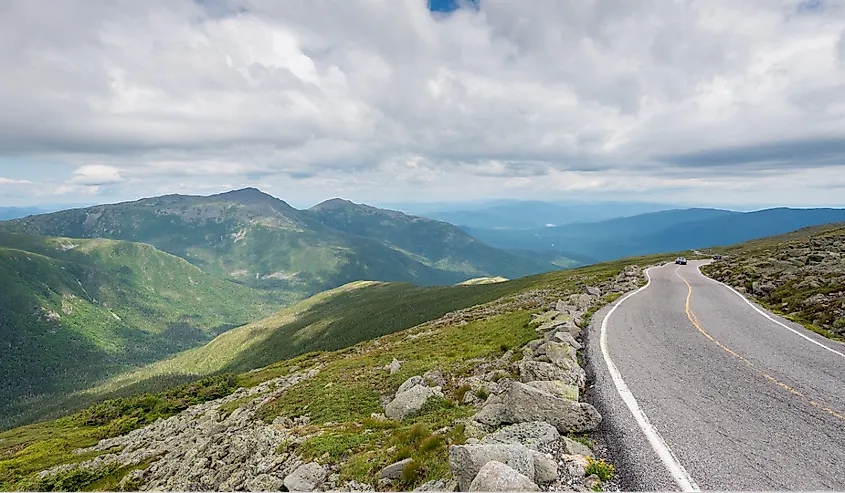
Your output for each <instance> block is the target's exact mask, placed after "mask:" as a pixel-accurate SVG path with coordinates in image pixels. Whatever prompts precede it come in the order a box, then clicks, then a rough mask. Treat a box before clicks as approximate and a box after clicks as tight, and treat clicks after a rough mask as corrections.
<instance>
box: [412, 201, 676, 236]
mask: <svg viewBox="0 0 845 493" xmlns="http://www.w3.org/2000/svg"><path fill="white" fill-rule="evenodd" d="M671 208H672V206H669V205H666V204H654V203H642V202H541V201H495V202H491V203H488V204H487V205H486V206H484V207H483V208H478V207H477V206H476V207H474V208H470V209H460V208H458V209H455V208H449V209H442V210H436V211H427V212H424V213H422V214H421V215H423V216H425V217H429V218H432V219H438V220H441V221H446V222H448V223H451V224H455V225H457V226H461V227H464V228H466V229H467V230H470V229H522V230H525V229H532V228H543V227H546V226H547V225H552V226H562V225H566V224H572V223H584V222H595V221H603V220H607V219H612V218H616V217H626V216H633V215H636V214H643V213H647V212H655V211H660V210H666V209H671Z"/></svg>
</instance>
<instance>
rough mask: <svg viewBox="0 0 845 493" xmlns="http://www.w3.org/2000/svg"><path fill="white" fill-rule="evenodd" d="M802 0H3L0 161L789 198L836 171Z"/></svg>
mask: <svg viewBox="0 0 845 493" xmlns="http://www.w3.org/2000/svg"><path fill="white" fill-rule="evenodd" d="M801 5H802V2H798V1H795V0H787V1H783V2H771V1H769V0H744V1H737V0H708V1H707V2H696V1H690V0H679V1H675V2H662V1H661V2H658V1H656V0H644V1H641V2H628V1H623V0H600V1H594V2H560V1H559V0H536V1H533V2H531V4H530V6H529V5H526V4H525V3H524V2H521V1H518V0H501V1H482V2H481V3H480V9H479V10H478V11H474V10H461V11H458V12H455V13H453V14H451V15H449V16H445V17H443V16H432V15H431V14H430V13H429V12H428V11H427V9H426V2H425V0H415V1H411V0H408V1H397V2H390V1H388V2H371V1H365V0H349V1H344V2H332V1H328V0H323V1H314V2H275V1H269V0H243V1H240V2H237V1H235V0H216V1H213V2H195V1H192V0H150V1H147V2H118V3H114V2H107V1H105V0H91V1H90V2H85V3H84V4H82V5H80V4H78V3H71V2H47V1H46V0H42V1H36V0H17V1H10V2H6V3H4V6H3V7H2V8H3V9H4V13H3V15H2V16H0V43H2V44H3V46H5V47H6V48H7V49H6V50H3V52H2V53H0V70H2V72H3V74H4V76H3V78H0V136H2V137H0V153H3V154H5V155H13V156H21V157H25V158H26V159H27V160H28V161H29V162H37V160H38V159H43V160H44V161H45V162H48V161H49V162H52V163H56V162H59V163H64V164H66V165H68V166H72V167H76V168H77V169H76V171H75V172H74V174H73V176H72V177H71V178H70V179H69V180H64V181H65V182H66V183H65V187H66V188H63V189H62V190H63V193H69V194H73V193H77V192H78V193H83V192H84V193H91V191H92V190H94V193H96V192H97V191H101V190H103V189H102V188H91V187H102V186H105V185H110V187H109V189H120V190H123V192H122V193H125V194H143V193H157V191H158V190H171V189H178V190H185V191H189V190H202V191H205V190H207V189H208V188H207V187H209V186H214V185H215V184H218V183H232V184H240V183H242V184H245V185H246V184H253V185H266V186H268V187H276V189H277V190H279V192H278V193H279V194H280V195H283V194H285V193H290V194H298V193H306V192H305V191H306V190H308V192H307V193H311V194H313V197H314V199H315V200H314V201H317V200H319V199H321V198H325V197H328V196H335V195H340V192H341V191H342V192H344V193H356V194H359V196H358V197H357V199H358V200H359V201H374V200H376V199H382V198H386V197H387V195H388V194H391V193H396V194H399V195H400V196H401V197H402V198H407V197H408V196H409V195H413V194H422V195H426V196H431V195H434V194H436V195H438V196H443V197H444V198H446V197H449V196H452V197H455V198H459V197H465V196H467V195H468V194H470V193H479V194H485V195H487V196H497V195H503V194H508V193H521V194H528V195H526V198H536V194H537V193H540V192H538V191H540V190H542V191H543V192H542V193H545V194H546V196H547V197H554V196H555V194H556V193H574V192H578V191H581V192H585V193H586V192H592V191H595V192H615V193H630V194H636V193H637V192H638V191H641V192H643V193H658V192H660V191H662V190H665V191H670V190H675V189H678V188H683V189H686V190H688V194H692V195H691V196H693V197H699V198H708V197H714V196H715V195H714V194H713V193H711V192H710V190H711V189H712V188H713V187H721V186H723V187H725V190H727V191H728V192H730V193H733V194H734V195H735V196H736V197H742V196H743V195H742V194H745V193H756V194H769V195H770V196H774V194H778V195H777V196H778V197H783V196H784V195H782V194H780V192H779V190H781V189H782V188H784V186H785V185H786V184H787V183H796V181H795V180H792V178H790V177H794V176H795V175H796V174H797V173H800V172H801V171H802V170H810V169H813V170H822V171H806V172H804V173H815V174H819V173H825V174H827V175H835V174H836V173H841V172H842V170H843V169H845V168H843V165H845V145H842V144H840V143H841V142H843V139H845V62H843V60H845V4H843V3H842V2H838V1H837V2H834V1H828V2H823V3H821V4H820V5H821V8H818V9H806V8H803V9H802V8H800V7H801ZM237 7H243V9H241V10H243V12H242V13H240V14H236V12H238V10H239V9H238V8H237ZM45 11H49V12H50V15H45V14H44V12H45ZM91 162H108V163H109V164H108V165H91V164H88V163H91ZM30 167H31V168H33V173H37V165H34V166H33V165H30ZM764 170H768V173H764ZM772 172H775V175H772ZM776 175H780V176H776ZM16 176H17V174H16ZM728 176H729V178H725V177H728ZM763 176H766V179H761V177H763ZM36 177H37V175H36V174H33V176H32V177H31V179H32V180H34V181H40V180H38V179H37V178H36ZM130 178H131V188H130V186H129V185H128V183H127V182H129V181H130V180H129V179H130ZM787 180H791V181H787ZM0 183H2V181H0ZM797 183H804V182H801V181H798V182H797ZM318 184H321V185H318ZM457 184H460V185H461V186H456V185H457ZM312 185H313V187H312ZM469 185H471V186H472V187H476V188H477V190H472V191H470V190H467V187H468V186H469ZM57 186H58V185H57ZM72 186H79V187H87V188H78V189H77V188H73V187H72ZM121 187H123V188H121ZM326 187H331V188H329V189H326ZM761 187H766V188H761ZM779 187H780V188H779ZM802 187H803V188H800V189H798V190H793V192H792V195H790V196H791V197H796V200H798V199H800V200H821V198H822V197H823V196H824V195H823V194H819V193H818V190H817V188H813V187H811V186H810V185H809V184H808V185H806V186H805V185H802ZM702 190H706V192H704V191H702ZM731 190H733V192H731ZM749 190H751V192H749ZM728 192H726V193H728ZM666 193H668V192H666ZM283 198H286V197H284V196H283ZM840 202H841V200H840Z"/></svg>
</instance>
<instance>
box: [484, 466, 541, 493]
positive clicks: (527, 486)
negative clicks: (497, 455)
mask: <svg viewBox="0 0 845 493" xmlns="http://www.w3.org/2000/svg"><path fill="white" fill-rule="evenodd" d="M469 491H540V487H539V486H537V484H535V483H534V482H533V481H531V479H529V478H528V476H526V475H524V474H520V473H519V472H518V471H516V470H514V469H513V468H512V467H508V466H507V465H506V464H502V463H501V462H498V461H495V460H493V461H490V462H488V463H486V464H484V466H483V467H482V468H481V469H480V470H479V471H478V474H477V475H476V476H475V479H473V480H472V483H470V485H469Z"/></svg>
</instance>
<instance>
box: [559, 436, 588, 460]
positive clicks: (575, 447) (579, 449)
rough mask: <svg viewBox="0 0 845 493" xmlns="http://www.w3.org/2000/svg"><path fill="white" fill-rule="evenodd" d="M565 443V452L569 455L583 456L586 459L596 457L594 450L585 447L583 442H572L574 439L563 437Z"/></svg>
mask: <svg viewBox="0 0 845 493" xmlns="http://www.w3.org/2000/svg"><path fill="white" fill-rule="evenodd" d="M563 442H564V450H565V451H566V453H567V454H569V455H583V456H585V457H591V456H593V455H595V454H594V453H593V449H591V448H590V447H588V446H586V445H584V444H583V443H581V442H576V441H575V440H572V439H570V438H567V437H563Z"/></svg>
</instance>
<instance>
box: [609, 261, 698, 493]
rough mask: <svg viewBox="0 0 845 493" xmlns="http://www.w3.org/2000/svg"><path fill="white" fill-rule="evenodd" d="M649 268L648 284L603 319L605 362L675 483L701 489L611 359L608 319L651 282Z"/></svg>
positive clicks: (629, 294) (684, 487) (618, 388)
mask: <svg viewBox="0 0 845 493" xmlns="http://www.w3.org/2000/svg"><path fill="white" fill-rule="evenodd" d="M649 270H651V268H649V269H646V271H645V275H646V278H647V279H648V282H647V283H646V285H645V286H642V287H641V288H639V289H637V290H636V291H633V292H631V293H628V294H627V295H625V296H624V297H622V299H620V300H619V301H618V302H617V303H616V304H615V305H613V307H612V308H611V309H610V311H609V312H607V315H605V316H604V319H602V321H601V337H600V346H601V352H602V355H603V356H604V362H605V363H606V364H607V369H608V371H609V372H610V376H611V378H612V379H613V383H614V385H616V391H617V392H618V393H619V397H621V398H622V401H624V402H625V404H626V405H627V406H628V409H629V410H630V411H631V414H632V415H633V416H634V419H635V420H636V421H637V424H638V425H640V429H641V430H642V431H643V433H644V434H645V436H646V438H647V439H648V442H649V443H650V444H651V448H652V449H654V452H655V453H656V454H657V456H658V457H659V458H660V460H661V461H663V465H665V466H666V469H668V470H669V474H671V475H672V479H673V480H674V481H675V484H677V485H678V487H679V488H680V489H681V491H701V490H700V489H699V488H698V485H697V484H695V481H694V480H693V479H692V477H691V476H690V475H689V473H688V472H687V470H686V469H684V466H682V465H681V463H680V461H678V458H677V457H676V456H675V454H674V453H673V452H672V450H671V449H670V448H669V446H668V445H667V444H666V442H665V441H664V440H663V437H661V436H660V433H658V432H657V429H656V428H655V427H654V425H652V424H651V422H650V421H649V420H648V416H646V414H645V413H644V412H643V410H642V409H640V406H639V404H637V400H636V399H635V398H634V394H632V393H631V390H630V389H629V388H628V385H627V384H626V383H625V380H623V379H622V374H621V373H619V370H618V369H617V368H616V365H614V364H613V361H612V360H611V359H610V351H608V349H607V320H608V319H609V318H610V316H611V315H612V314H613V312H614V311H616V309H617V308H619V305H621V304H622V303H623V302H624V301H625V300H627V299H628V298H630V297H631V296H633V295H635V294H637V293H639V292H640V291H642V290H644V289H645V288H647V287H648V286H649V285H650V284H651V276H650V275H649V273H648V271H649Z"/></svg>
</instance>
